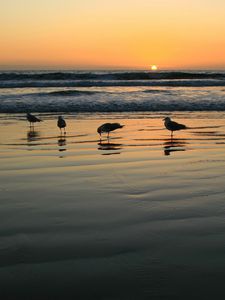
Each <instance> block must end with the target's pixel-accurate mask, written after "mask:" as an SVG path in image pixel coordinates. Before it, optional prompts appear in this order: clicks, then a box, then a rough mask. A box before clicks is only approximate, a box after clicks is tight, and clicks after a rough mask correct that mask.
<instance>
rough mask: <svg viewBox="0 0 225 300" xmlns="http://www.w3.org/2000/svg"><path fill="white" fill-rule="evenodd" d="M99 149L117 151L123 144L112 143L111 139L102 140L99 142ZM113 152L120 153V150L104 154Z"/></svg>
mask: <svg viewBox="0 0 225 300" xmlns="http://www.w3.org/2000/svg"><path fill="white" fill-rule="evenodd" d="M98 146H99V147H98V150H103V151H104V150H106V151H109V150H111V151H112V150H115V151H117V150H120V149H122V144H118V143H110V142H109V141H107V142H105V143H104V142H102V141H100V142H99V143H98ZM111 154H120V152H110V153H105V154H103V155H111Z"/></svg>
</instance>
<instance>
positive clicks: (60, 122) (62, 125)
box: [57, 116, 66, 134]
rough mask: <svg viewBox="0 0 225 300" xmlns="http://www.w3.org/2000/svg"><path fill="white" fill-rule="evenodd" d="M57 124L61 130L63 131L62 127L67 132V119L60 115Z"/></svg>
mask: <svg viewBox="0 0 225 300" xmlns="http://www.w3.org/2000/svg"><path fill="white" fill-rule="evenodd" d="M57 126H58V127H59V128H60V131H61V133H62V128H63V129H64V134H65V133H66V129H65V128H66V121H65V120H64V119H63V117H62V116H59V117H58V122H57Z"/></svg>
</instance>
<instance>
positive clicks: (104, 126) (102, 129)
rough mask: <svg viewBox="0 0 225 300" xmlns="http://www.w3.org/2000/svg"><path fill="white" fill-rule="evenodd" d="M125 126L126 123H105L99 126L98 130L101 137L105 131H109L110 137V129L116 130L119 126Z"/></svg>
mask: <svg viewBox="0 0 225 300" xmlns="http://www.w3.org/2000/svg"><path fill="white" fill-rule="evenodd" d="M123 126H124V125H120V124H119V123H105V124H102V125H101V126H100V127H98V129H97V132H98V134H99V135H100V138H101V135H102V133H103V132H107V133H108V136H107V137H108V138H109V133H110V131H113V130H116V129H118V128H123Z"/></svg>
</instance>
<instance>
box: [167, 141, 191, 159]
mask: <svg viewBox="0 0 225 300" xmlns="http://www.w3.org/2000/svg"><path fill="white" fill-rule="evenodd" d="M186 144H187V142H186V141H185V140H184V139H174V138H170V139H166V140H165V141H164V143H163V145H164V155H170V153H171V152H177V151H186V149H185V146H186Z"/></svg>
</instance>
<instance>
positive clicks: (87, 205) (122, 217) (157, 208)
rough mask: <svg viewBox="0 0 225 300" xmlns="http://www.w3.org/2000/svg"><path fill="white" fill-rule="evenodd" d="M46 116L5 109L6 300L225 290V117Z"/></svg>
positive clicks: (2, 276)
mask: <svg viewBox="0 0 225 300" xmlns="http://www.w3.org/2000/svg"><path fill="white" fill-rule="evenodd" d="M37 115H38V116H39V117H40V118H42V119H43V122H41V123H40V124H37V125H35V128H34V130H30V128H29V124H28V123H27V122H26V120H25V117H24V114H1V115H0V126H1V142H0V153H1V156H0V159H1V172H0V190H1V202H0V206H1V209H0V219H1V229H0V235H1V240H0V251H1V256H0V281H1V295H2V299H10V300H13V299H193V298H195V299H197V298H205V299H219V297H220V299H222V298H221V297H222V296H225V290H224V287H223V285H224V284H223V281H224V276H225V271H224V263H225V255H224V240H225V222H224V209H225V203H224V194H225V187H224V182H225V157H224V154H225V150H224V149H225V113H223V112H220V113H219V112H218V113H217V112H192V113H188V112H183V113H172V114H170V116H172V117H173V119H175V120H176V121H178V122H180V123H184V124H186V125H187V126H188V129H187V130H183V131H179V132H175V134H174V137H173V139H172V140H171V138H170V132H169V131H167V130H166V129H165V128H164V125H163V121H162V118H163V117H164V116H165V115H168V114H166V113H165V112H164V113H130V114H128V113H108V114H107V113H105V114H103V113H98V114H97V113H96V114H95V113H90V114H64V117H65V119H66V121H67V124H68V126H67V133H66V135H65V136H64V135H62V136H60V132H59V129H58V128H57V126H56V120H57V115H54V114H50V113H49V114H37ZM106 121H109V122H120V123H121V124H124V125H125V127H124V128H123V129H121V130H117V131H115V132H113V133H111V138H110V140H109V141H107V139H106V138H105V137H104V138H103V140H102V141H101V142H100V141H99V136H98V134H97V132H96V129H97V127H98V126H99V125H101V124H102V123H104V122H106Z"/></svg>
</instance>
